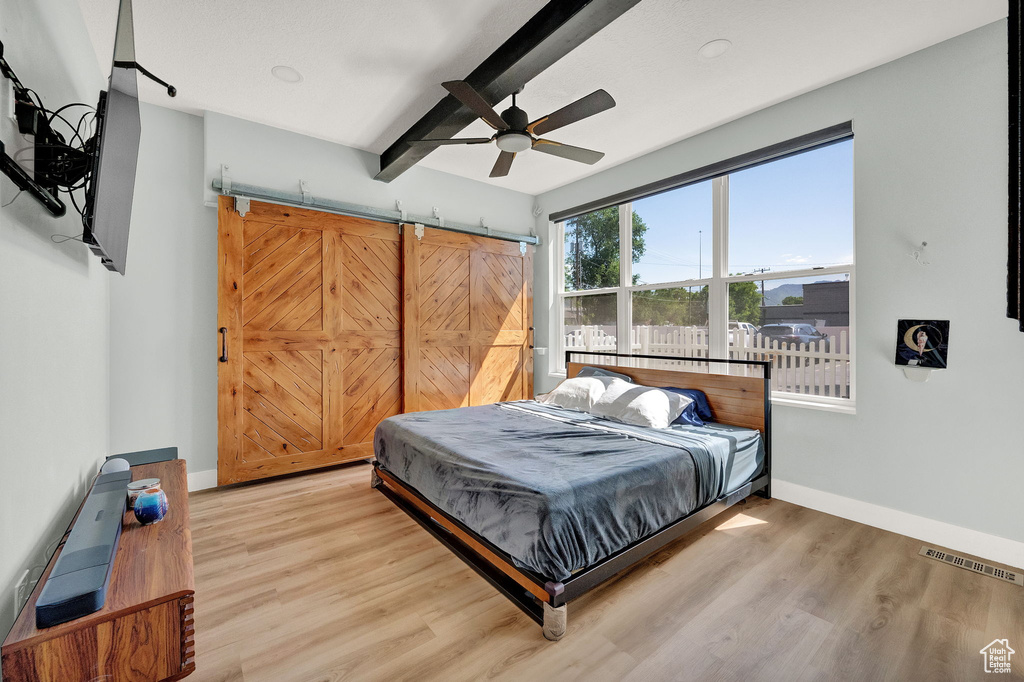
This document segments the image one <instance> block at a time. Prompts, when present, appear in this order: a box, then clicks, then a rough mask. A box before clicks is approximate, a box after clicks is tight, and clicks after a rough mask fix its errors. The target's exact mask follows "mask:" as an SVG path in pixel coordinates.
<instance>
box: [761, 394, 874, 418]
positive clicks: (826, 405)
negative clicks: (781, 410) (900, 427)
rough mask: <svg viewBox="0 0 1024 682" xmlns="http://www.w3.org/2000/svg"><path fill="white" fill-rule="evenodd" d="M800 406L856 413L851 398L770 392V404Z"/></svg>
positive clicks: (840, 412) (854, 404)
mask: <svg viewBox="0 0 1024 682" xmlns="http://www.w3.org/2000/svg"><path fill="white" fill-rule="evenodd" d="M779 405H781V406H782V407H800V408H803V409H807V410H821V411H822V412H837V413H839V414H857V404H856V403H854V402H853V401H852V400H846V399H844V398H833V399H828V398H824V399H822V398H818V397H807V398H799V397H797V396H796V395H794V394H792V393H778V392H775V391H773V392H772V406H773V407H775V406H779Z"/></svg>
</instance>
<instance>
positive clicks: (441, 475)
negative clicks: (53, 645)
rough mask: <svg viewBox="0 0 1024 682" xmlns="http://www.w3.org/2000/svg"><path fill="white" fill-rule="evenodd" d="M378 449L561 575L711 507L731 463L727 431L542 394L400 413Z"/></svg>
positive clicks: (385, 427)
mask: <svg viewBox="0 0 1024 682" xmlns="http://www.w3.org/2000/svg"><path fill="white" fill-rule="evenodd" d="M723 443H724V447H723ZM374 449H375V451H376V455H377V460H378V461H379V462H380V464H381V465H383V466H384V468H386V469H387V470H388V471H390V472H391V473H392V474H394V475H395V476H397V477H398V478H399V479H401V480H402V481H403V482H405V483H407V484H408V485H410V486H411V487H413V488H414V489H416V490H417V491H418V492H419V493H420V494H421V495H423V496H424V497H425V498H426V499H428V500H430V501H431V502H432V503H434V504H435V505H436V506H437V507H439V508H441V509H442V510H444V511H446V512H447V513H448V514H449V515H451V516H453V517H454V518H456V519H458V520H459V521H461V522H462V523H463V524H465V525H466V526H467V527H469V528H471V529H472V530H474V531H475V532H476V533H478V534H479V535H481V536H483V537H484V538H486V539H487V540H489V541H490V542H491V543H493V544H494V545H495V546H497V547H499V548H500V549H502V550H503V551H504V552H505V553H507V554H508V555H509V556H511V557H512V558H513V560H514V561H515V563H516V564H517V565H518V566H519V567H521V568H526V569H528V570H530V571H533V572H535V573H537V574H539V575H540V576H542V577H544V578H546V579H553V580H564V579H566V578H568V577H569V575H570V574H571V573H572V572H573V571H576V570H578V569H581V568H585V567H587V566H590V565H592V564H594V563H596V562H598V561H600V560H601V559H603V558H604V557H607V556H608V555H610V554H612V553H614V552H616V551H618V550H620V549H622V548H623V547H626V546H627V545H629V544H631V543H633V542H635V541H636V540H639V539H641V538H643V537H644V536H646V535H648V534H650V533H652V532H654V531H656V530H658V529H659V528H662V527H663V526H665V525H667V524H669V523H671V522H673V521H675V520H677V519H679V518H681V517H683V516H686V515H687V514H688V513H690V512H691V511H693V510H695V509H697V508H699V507H702V506H704V505H705V504H707V503H709V502H711V501H712V500H714V499H715V498H717V497H718V496H719V495H720V494H721V493H722V492H724V486H725V482H726V481H727V480H728V478H729V468H730V467H731V464H732V461H731V460H732V458H731V456H730V447H729V444H728V438H715V439H709V438H708V437H707V436H706V434H699V433H697V434H695V433H692V432H686V431H672V430H666V429H657V430H655V429H649V428H642V427H635V426H629V425H625V424H620V423H617V422H612V421H609V420H605V419H601V418H598V417H593V416H591V415H589V414H586V413H581V412H576V411H573V410H565V409H562V408H558V407H553V406H549V405H542V404H540V403H536V402H533V401H522V402H515V403H499V404H495V405H485V406H481V407H466V408H460V409H457V410H441V411H435V412H414V413H410V414H402V415H398V416H395V417H391V418H389V419H386V420H384V421H383V422H381V424H380V426H378V427H377V432H376V434H375V436H374ZM734 451H735V450H734V449H733V450H732V452H734Z"/></svg>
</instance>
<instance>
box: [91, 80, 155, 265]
mask: <svg viewBox="0 0 1024 682" xmlns="http://www.w3.org/2000/svg"><path fill="white" fill-rule="evenodd" d="M96 119H97V126H96V130H97V132H96V140H95V151H94V157H93V164H94V165H93V170H92V177H91V180H90V182H89V185H88V188H87V190H86V199H85V204H86V214H85V217H84V220H83V224H84V227H83V236H82V239H83V240H84V241H85V243H86V244H88V245H89V248H90V249H92V251H93V253H95V254H96V255H97V256H99V257H100V260H101V261H102V263H103V265H104V266H105V267H106V268H107V269H108V270H113V271H114V272H119V273H121V274H122V275H123V274H124V272H125V261H126V260H127V257H128V228H129V227H130V226H131V221H132V195H133V194H134V192H135V169H136V166H137V165H138V159H139V139H140V137H141V135H142V122H141V120H140V117H139V86H138V80H137V76H136V71H135V69H134V68H123V67H119V66H116V65H115V66H114V67H113V69H112V70H111V73H110V89H109V90H108V91H107V92H101V93H100V101H99V103H98V104H97V105H96Z"/></svg>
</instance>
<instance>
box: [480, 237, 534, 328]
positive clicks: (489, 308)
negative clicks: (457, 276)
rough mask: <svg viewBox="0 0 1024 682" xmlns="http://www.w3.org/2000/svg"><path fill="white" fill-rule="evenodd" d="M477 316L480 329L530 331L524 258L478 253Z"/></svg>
mask: <svg viewBox="0 0 1024 682" xmlns="http://www.w3.org/2000/svg"><path fill="white" fill-rule="evenodd" d="M473 265H474V268H473V313H474V314H475V315H476V319H475V320H474V324H473V326H474V328H476V329H492V330H500V329H508V330H517V331H522V330H524V329H526V327H525V324H524V323H525V318H524V315H523V307H524V298H525V294H526V292H525V287H524V286H523V259H522V258H516V257H512V256H502V255H499V254H494V253H480V254H475V258H474V261H473Z"/></svg>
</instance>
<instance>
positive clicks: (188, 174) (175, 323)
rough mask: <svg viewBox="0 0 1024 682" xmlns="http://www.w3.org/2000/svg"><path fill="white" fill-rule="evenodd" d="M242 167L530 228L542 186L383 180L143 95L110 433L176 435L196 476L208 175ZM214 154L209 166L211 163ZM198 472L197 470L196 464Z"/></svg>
mask: <svg viewBox="0 0 1024 682" xmlns="http://www.w3.org/2000/svg"><path fill="white" fill-rule="evenodd" d="M222 163H226V164H228V165H230V167H231V172H232V176H233V179H234V181H236V182H246V183H251V184H259V185H264V186H268V187H272V188H276V189H281V190H286V191H298V183H299V179H300V178H302V179H304V180H308V181H309V182H310V185H311V189H312V191H313V193H314V194H315V195H316V196H319V197H324V198H330V199H335V200H340V201H347V202H350V203H358V204H363V205H369V206H376V207H378V208H386V209H393V208H394V205H395V204H394V202H395V199H401V200H402V201H403V206H404V207H405V208H406V210H408V211H410V212H418V213H426V214H428V215H429V214H430V211H431V207H432V206H438V207H439V208H440V209H441V211H442V215H444V216H445V218H447V219H448V220H455V221H461V222H468V223H473V224H476V223H478V222H479V220H480V217H481V216H484V217H486V218H487V223H488V225H490V226H491V227H494V228H496V229H502V230H507V231H510V232H519V233H524V234H525V233H526V232H528V231H529V230H530V229H531V228H532V227H533V225H534V218H533V215H532V213H531V209H532V207H533V197H531V196H529V195H526V194H522V193H519V192H512V191H508V190H503V189H500V188H497V187H493V186H491V185H485V184H483V183H480V182H476V181H474V180H468V179H466V178H460V177H457V176H454V175H450V174H448V173H441V172H438V171H433V170H429V169H426V168H413V169H412V170H410V171H409V172H408V173H406V174H404V175H403V176H402V177H401V178H399V179H398V180H396V181H394V182H392V183H390V184H384V183H381V182H377V181H376V180H373V179H372V172H373V171H375V168H376V166H375V164H376V163H377V161H376V157H374V156H373V155H371V154H369V153H367V152H363V151H360V150H357V149H352V148H351V147H345V146H342V145H338V144H333V143H330V142H325V141H323V140H318V139H315V138H311V137H307V136H305V135H299V134H297V133H292V132H288V131H285V130H280V129H277V128H270V127H268V126H264V125H260V124H257V123H251V122H249V121H242V120H240V119H235V118H231V117H228V116H223V115H220V114H213V113H207V114H206V117H205V119H203V118H199V117H196V116H190V115H188V114H183V113H180V112H175V111H171V110H169V109H164V108H162V107H155V106H147V105H144V106H143V108H142V147H141V150H140V152H139V171H138V179H137V181H136V192H135V204H134V209H133V212H132V236H131V244H130V248H129V258H128V261H129V262H128V272H127V274H126V276H125V277H124V278H123V279H118V280H117V281H115V282H114V283H113V286H112V288H111V296H110V307H111V323H110V324H111V366H110V382H111V396H110V442H111V450H112V451H114V452H123V451H128V450H139V449H146V448H154V447H163V446H167V445H176V446H178V448H179V454H180V456H182V457H184V458H185V459H186V460H187V462H188V470H189V472H190V474H192V475H193V476H192V479H193V480H192V485H204V484H212V483H213V482H215V476H214V475H213V472H214V471H215V470H216V468H217V364H218V363H217V361H216V358H217V351H218V345H217V343H218V336H217V289H216V287H217V214H216V210H215V209H214V208H210V207H207V206H204V198H205V199H207V200H210V199H213V198H215V197H214V195H213V193H212V192H208V191H207V189H208V188H209V180H210V179H212V177H213V176H214V174H216V175H218V176H219V173H220V165H221V164H222ZM204 167H205V168H206V170H207V171H208V172H207V173H206V175H205V177H204ZM197 473H198V474H199V476H198V477H197V476H195V474H197Z"/></svg>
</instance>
